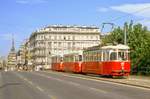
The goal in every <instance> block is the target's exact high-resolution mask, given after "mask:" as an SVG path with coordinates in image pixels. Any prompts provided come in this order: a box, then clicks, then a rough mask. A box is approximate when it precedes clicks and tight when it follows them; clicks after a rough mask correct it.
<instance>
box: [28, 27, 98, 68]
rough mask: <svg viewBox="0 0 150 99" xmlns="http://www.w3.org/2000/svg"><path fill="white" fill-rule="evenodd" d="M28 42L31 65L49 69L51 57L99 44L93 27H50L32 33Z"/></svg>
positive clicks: (95, 29)
mask: <svg viewBox="0 0 150 99" xmlns="http://www.w3.org/2000/svg"><path fill="white" fill-rule="evenodd" d="M29 42H30V54H31V56H32V59H33V64H35V66H38V65H42V66H45V68H50V67H51V56H52V55H62V54H65V53H70V52H74V51H77V50H82V49H83V48H87V47H91V46H95V45H98V44H100V31H99V28H97V27H95V26H62V25H51V26H48V27H45V28H42V29H40V30H37V31H36V32H33V33H32V34H31V36H30V38H29Z"/></svg>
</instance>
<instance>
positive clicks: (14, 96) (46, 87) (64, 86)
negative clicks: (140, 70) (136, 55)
mask: <svg viewBox="0 0 150 99" xmlns="http://www.w3.org/2000/svg"><path fill="white" fill-rule="evenodd" d="M0 99H150V90H149V89H146V88H140V87H135V86H128V85H122V84H116V83H112V82H107V81H100V80H94V79H90V78H84V77H79V76H73V75H71V74H66V73H57V72H52V71H50V72H12V71H11V72H0Z"/></svg>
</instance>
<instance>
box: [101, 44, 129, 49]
mask: <svg viewBox="0 0 150 99" xmlns="http://www.w3.org/2000/svg"><path fill="white" fill-rule="evenodd" d="M101 49H130V48H129V46H127V45H122V44H119V45H110V46H103V47H102V48H101Z"/></svg>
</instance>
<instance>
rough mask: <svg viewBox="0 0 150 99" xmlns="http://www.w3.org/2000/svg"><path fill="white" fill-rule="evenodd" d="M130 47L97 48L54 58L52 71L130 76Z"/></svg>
mask: <svg viewBox="0 0 150 99" xmlns="http://www.w3.org/2000/svg"><path fill="white" fill-rule="evenodd" d="M129 54H130V53H129V47H128V46H126V45H115V46H103V47H100V46H97V47H91V48H87V49H85V50H84V51H80V52H77V53H69V54H65V55H63V61H62V57H61V58H60V56H55V57H52V70H56V71H65V72H74V73H84V74H88V73H92V74H98V75H107V76H112V77H114V76H129V74H130V59H129Z"/></svg>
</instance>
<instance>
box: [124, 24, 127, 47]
mask: <svg viewBox="0 0 150 99" xmlns="http://www.w3.org/2000/svg"><path fill="white" fill-rule="evenodd" d="M124 45H127V27H126V25H125V26H124Z"/></svg>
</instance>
